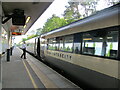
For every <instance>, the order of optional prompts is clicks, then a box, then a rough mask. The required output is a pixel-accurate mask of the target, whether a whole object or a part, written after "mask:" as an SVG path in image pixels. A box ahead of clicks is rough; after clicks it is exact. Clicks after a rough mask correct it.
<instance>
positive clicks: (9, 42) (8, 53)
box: [7, 30, 11, 62]
mask: <svg viewBox="0 0 120 90" xmlns="http://www.w3.org/2000/svg"><path fill="white" fill-rule="evenodd" d="M7 33H8V49H7V62H9V61H10V53H11V52H10V51H11V50H10V46H11V32H10V30H8V32H7Z"/></svg>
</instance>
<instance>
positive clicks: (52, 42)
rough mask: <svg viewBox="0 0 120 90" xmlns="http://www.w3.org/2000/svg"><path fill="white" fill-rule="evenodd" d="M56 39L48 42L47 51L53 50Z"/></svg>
mask: <svg viewBox="0 0 120 90" xmlns="http://www.w3.org/2000/svg"><path fill="white" fill-rule="evenodd" d="M55 44H56V38H51V39H49V40H48V49H51V50H55Z"/></svg>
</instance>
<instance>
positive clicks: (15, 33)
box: [12, 32, 22, 35]
mask: <svg viewBox="0 0 120 90" xmlns="http://www.w3.org/2000/svg"><path fill="white" fill-rule="evenodd" d="M12 35H22V33H21V32H12Z"/></svg>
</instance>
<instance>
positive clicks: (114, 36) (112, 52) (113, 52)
mask: <svg viewBox="0 0 120 90" xmlns="http://www.w3.org/2000/svg"><path fill="white" fill-rule="evenodd" d="M106 43H107V46H106V55H105V56H107V57H111V58H117V51H118V31H110V32H108V34H107V41H106Z"/></svg>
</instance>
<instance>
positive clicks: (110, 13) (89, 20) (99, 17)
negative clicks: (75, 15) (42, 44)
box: [41, 3, 120, 38]
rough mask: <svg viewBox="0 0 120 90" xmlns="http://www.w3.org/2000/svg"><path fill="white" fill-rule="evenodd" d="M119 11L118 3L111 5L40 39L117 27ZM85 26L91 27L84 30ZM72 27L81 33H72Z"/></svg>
mask: <svg viewBox="0 0 120 90" xmlns="http://www.w3.org/2000/svg"><path fill="white" fill-rule="evenodd" d="M119 9H120V3H118V4H116V5H113V6H111V7H109V8H106V9H104V10H101V11H98V12H96V13H95V14H93V15H91V16H88V17H86V18H83V19H81V20H78V21H76V22H73V23H71V24H68V25H66V26H63V27H60V28H57V29H54V30H52V31H50V32H47V33H45V34H42V35H41V37H43V38H44V37H47V38H50V37H57V36H60V35H66V34H72V33H77V32H81V31H82V29H86V30H83V31H88V30H91V29H92V30H93V29H97V28H105V27H109V26H112V25H113V26H115V25H118V24H119V23H118V15H119V14H120V11H119ZM106 18H107V19H106ZM112 18H113V21H112ZM108 19H110V20H108ZM104 20H106V22H104ZM111 21H112V22H111ZM99 22H100V24H101V26H99V25H100V24H99ZM93 23H95V24H97V23H98V24H97V25H93V26H91V25H92V24H93ZM102 23H103V24H104V25H103V24H102ZM113 23H114V24H113ZM85 25H86V26H88V27H90V26H91V28H89V29H88V28H84V27H85ZM105 25H106V26H105ZM94 26H96V27H94ZM74 27H79V28H80V29H81V31H80V30H74V31H73V30H72V28H74ZM82 27H83V28H82ZM76 29H78V28H76ZM60 32H62V33H60Z"/></svg>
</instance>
